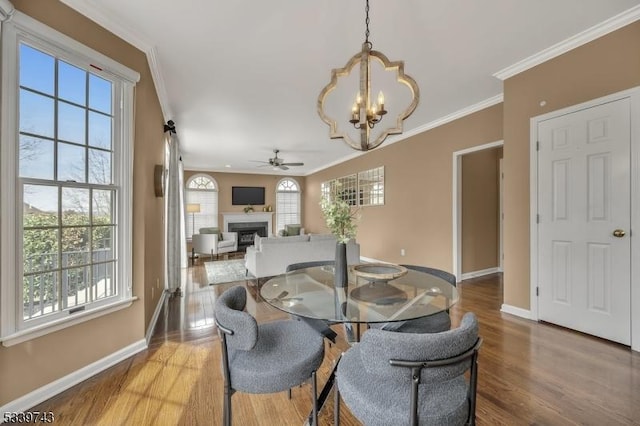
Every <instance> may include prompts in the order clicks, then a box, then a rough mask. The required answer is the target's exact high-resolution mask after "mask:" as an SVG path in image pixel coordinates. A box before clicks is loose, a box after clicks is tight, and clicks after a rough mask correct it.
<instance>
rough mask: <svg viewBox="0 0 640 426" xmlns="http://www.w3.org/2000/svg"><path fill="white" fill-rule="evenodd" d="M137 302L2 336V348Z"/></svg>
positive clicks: (129, 301) (129, 300)
mask: <svg viewBox="0 0 640 426" xmlns="http://www.w3.org/2000/svg"><path fill="white" fill-rule="evenodd" d="M136 300H138V298H137V297H132V298H129V299H124V300H118V301H117V302H113V303H110V304H107V305H102V306H99V307H97V308H95V309H91V310H87V311H84V312H79V313H76V314H73V317H64V318H59V319H56V320H53V321H49V322H45V323H42V324H40V325H38V326H35V327H31V328H28V329H25V330H21V331H18V332H16V333H13V334H10V335H8V336H2V337H1V338H0V341H1V342H2V346H5V347H9V346H13V345H17V344H19V343H23V342H26V341H28V340H32V339H35V338H37V337H40V336H44V335H45V334H49V333H53V332H54V331H59V330H63V329H65V328H68V327H73V326H75V325H78V324H82V323H83V322H87V321H89V320H92V319H94V318H98V317H101V316H103V315H107V314H111V313H113V312H117V311H119V310H121V309H126V308H128V307H129V306H131V305H132V304H133V302H135V301H136Z"/></svg>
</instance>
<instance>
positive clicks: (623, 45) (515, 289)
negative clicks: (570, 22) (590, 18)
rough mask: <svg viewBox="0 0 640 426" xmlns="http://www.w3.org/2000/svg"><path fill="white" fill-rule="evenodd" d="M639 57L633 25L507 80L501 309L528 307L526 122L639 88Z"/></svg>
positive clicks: (639, 29) (639, 36)
mask: <svg viewBox="0 0 640 426" xmlns="http://www.w3.org/2000/svg"><path fill="white" fill-rule="evenodd" d="M639 52H640V22H636V23H633V24H631V25H628V26H627V27H624V28H622V29H620V30H618V31H615V32H613V33H611V34H608V35H606V36H604V37H601V38H599V39H597V40H594V41H592V42H590V43H588V44H586V45H584V46H581V47H579V48H577V49H574V50H572V51H570V52H568V53H565V54H564V55H561V56H559V57H557V58H555V59H552V60H550V61H548V62H545V63H544V64H541V65H538V66H536V67H534V68H532V69H530V70H528V71H525V72H523V73H521V74H518V75H516V76H514V77H512V78H510V79H508V80H506V81H505V83H504V174H505V188H504V214H505V219H504V233H505V239H504V250H505V258H504V303H505V304H508V305H512V306H515V307H519V308H523V309H529V303H530V300H529V294H530V293H529V291H530V289H529V287H530V285H529V273H530V257H529V255H530V253H529V244H530V239H529V161H530V158H529V138H530V136H529V135H530V133H529V129H530V119H531V118H532V117H535V116H538V115H541V114H544V113H547V112H550V111H554V110H557V109H560V108H564V107H567V106H571V105H574V104H577V103H581V102H585V101H588V100H590V99H594V98H598V97H601V96H604V95H607V94H611V93H615V92H618V91H621V90H624V89H628V88H631V87H634V86H638V85H640V53H639ZM541 101H546V105H545V106H540V102H541Z"/></svg>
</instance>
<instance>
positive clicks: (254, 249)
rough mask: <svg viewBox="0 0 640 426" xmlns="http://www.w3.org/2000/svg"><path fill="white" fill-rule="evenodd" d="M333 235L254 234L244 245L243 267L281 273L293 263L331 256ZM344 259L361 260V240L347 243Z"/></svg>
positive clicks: (254, 272) (257, 274) (265, 273)
mask: <svg viewBox="0 0 640 426" xmlns="http://www.w3.org/2000/svg"><path fill="white" fill-rule="evenodd" d="M335 257H336V238H335V237H334V236H333V235H324V234H305V235H296V236H292V237H256V238H255V240H254V245H253V246H250V247H247V254H246V255H245V267H246V268H247V272H248V273H250V274H251V275H253V276H254V277H256V278H262V277H270V276H274V275H279V274H284V273H285V272H286V270H287V266H288V265H290V264H292V263H300V262H310V261H313V260H333V259H335ZM347 263H348V264H349V265H356V264H358V263H360V244H358V243H356V242H355V241H354V240H351V241H349V242H348V243H347Z"/></svg>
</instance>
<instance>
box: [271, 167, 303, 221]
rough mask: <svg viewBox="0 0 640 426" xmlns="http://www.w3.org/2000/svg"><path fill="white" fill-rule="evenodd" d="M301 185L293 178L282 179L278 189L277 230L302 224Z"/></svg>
mask: <svg viewBox="0 0 640 426" xmlns="http://www.w3.org/2000/svg"><path fill="white" fill-rule="evenodd" d="M300 220H301V219H300V185H298V182H296V181H295V180H293V179H291V178H285V179H282V180H281V181H280V182H278V186H277V187H276V228H277V229H278V231H280V230H281V229H284V226H285V225H294V224H300Z"/></svg>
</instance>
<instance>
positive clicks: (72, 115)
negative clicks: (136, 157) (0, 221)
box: [19, 43, 114, 212]
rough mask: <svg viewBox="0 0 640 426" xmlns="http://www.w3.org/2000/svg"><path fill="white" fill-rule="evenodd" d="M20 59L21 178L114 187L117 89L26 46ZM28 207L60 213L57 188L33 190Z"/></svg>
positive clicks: (27, 195) (27, 199) (22, 46)
mask: <svg viewBox="0 0 640 426" xmlns="http://www.w3.org/2000/svg"><path fill="white" fill-rule="evenodd" d="M19 55H20V61H19V63H20V69H19V78H20V83H19V84H20V89H19V90H20V92H19V102H20V107H19V114H20V115H19V117H20V118H19V130H20V153H19V175H20V177H22V178H34V179H45V180H51V181H75V182H81V183H89V184H105V185H109V184H112V183H113V177H112V163H113V147H112V128H113V114H114V112H113V84H112V83H111V82H110V81H108V80H106V79H104V78H102V77H100V76H99V75H97V74H95V73H92V72H90V71H86V70H84V69H82V68H79V67H77V66H75V65H72V64H70V63H68V62H65V61H63V60H62V59H56V58H55V57H54V56H52V55H50V54H48V53H45V52H43V51H41V50H38V49H36V48H33V47H31V46H29V45H27V44H25V43H21V44H20V46H19ZM56 121H57V123H56ZM56 124H57V126H56ZM76 201H77V200H76ZM24 202H25V203H27V204H28V205H30V206H31V207H33V208H36V209H38V210H41V211H47V212H54V211H57V209H58V191H57V187H56V186H42V185H29V186H28V188H25V192H24ZM62 202H63V206H62V207H63V211H64V210H65V207H67V208H73V207H74V206H72V205H68V206H65V200H64V199H63V200H62ZM74 204H76V206H77V203H74Z"/></svg>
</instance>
